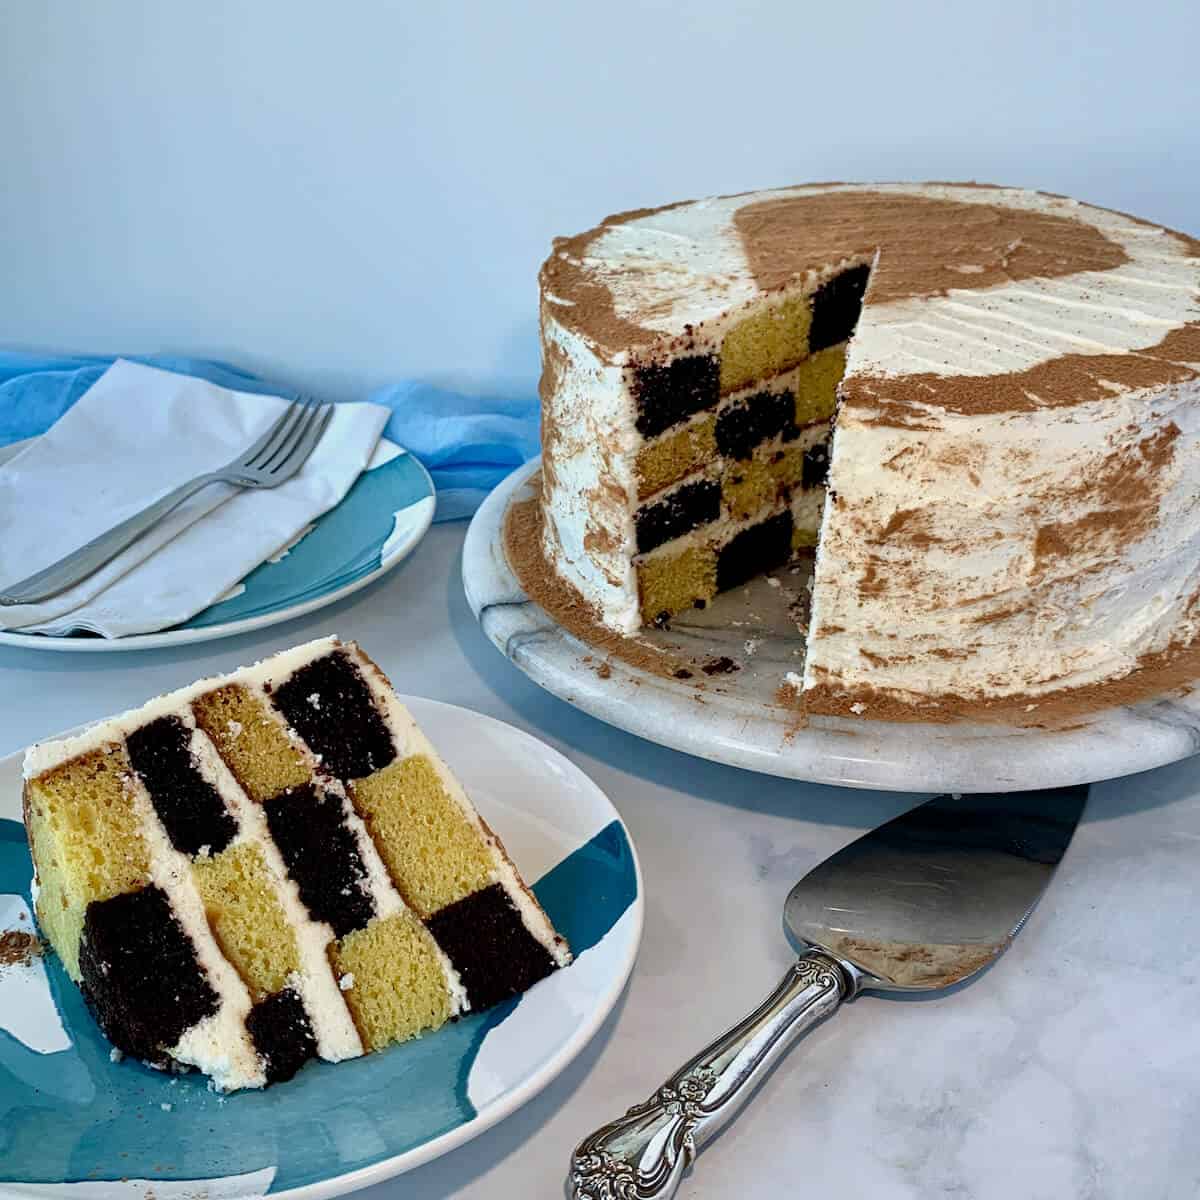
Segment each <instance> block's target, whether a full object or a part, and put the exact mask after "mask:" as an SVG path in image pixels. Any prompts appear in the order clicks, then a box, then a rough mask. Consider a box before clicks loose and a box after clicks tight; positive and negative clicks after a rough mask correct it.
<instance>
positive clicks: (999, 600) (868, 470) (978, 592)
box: [805, 382, 1200, 708]
mask: <svg viewBox="0 0 1200 1200" xmlns="http://www.w3.org/2000/svg"><path fill="white" fill-rule="evenodd" d="M1068 412H1069V416H1064V412H1063V410H1053V409H1050V410H1035V411H1033V412H1016V413H1007V414H1003V415H1000V416H997V415H994V414H993V415H990V416H987V417H978V416H956V415H953V414H946V413H939V415H938V424H939V426H940V431H939V433H938V435H937V437H936V438H935V439H931V437H930V435H929V432H928V431H927V430H912V429H897V428H894V427H891V426H884V425H867V424H865V423H863V422H862V421H860V420H859V419H858V418H857V416H856V414H855V412H854V410H853V409H850V410H845V411H844V412H843V414H842V417H841V419H840V424H839V427H838V432H837V434H836V435H835V437H834V446H833V458H832V462H831V467H830V481H831V485H832V487H833V488H834V489H835V490H836V492H837V493H838V495H839V497H840V498H841V504H842V505H843V506H844V511H845V512H846V513H848V514H854V515H856V516H857V517H858V518H860V519H863V520H866V521H867V522H868V523H869V525H870V526H871V527H874V528H878V527H884V526H886V524H887V521H888V518H889V517H890V516H891V515H892V514H893V513H895V512H897V511H899V510H901V509H911V508H912V506H913V498H914V496H915V495H920V496H922V498H923V499H922V505H923V511H924V518H925V520H926V524H927V531H928V533H929V534H930V536H931V537H932V538H933V539H937V540H935V541H933V543H932V544H930V545H929V546H928V547H927V548H926V549H925V550H924V552H923V554H922V556H921V560H920V564H919V570H917V571H910V572H909V575H910V576H911V577H906V579H905V583H904V588H903V592H902V597H903V614H902V615H901V613H900V611H899V610H898V608H897V598H896V594H895V593H894V592H892V591H891V590H890V589H887V588H885V589H884V590H883V591H882V592H880V593H879V594H871V593H867V594H864V593H862V592H861V591H860V588H859V584H860V580H861V578H862V573H863V565H862V564H863V558H862V554H861V552H860V550H859V548H858V546H857V539H856V537H855V532H854V527H853V524H852V523H851V522H849V521H844V520H840V519H838V518H837V517H836V516H835V517H834V519H829V518H830V513H829V511H827V512H826V521H825V525H824V533H823V540H822V545H821V549H820V551H819V554H818V558H817V565H816V577H815V580H816V581H815V586H814V590H813V613H812V629H813V630H814V631H815V633H816V636H814V637H812V638H811V639H810V645H809V649H808V657H807V659H806V675H805V678H806V683H807V684H808V685H809V686H812V684H813V683H815V682H816V681H817V673H818V671H819V670H825V671H828V672H832V673H834V674H836V675H837V676H838V677H839V678H841V679H842V680H844V681H846V682H848V683H850V684H853V683H855V682H862V683H869V684H871V685H872V686H875V687H885V688H888V689H889V690H893V691H897V692H902V693H908V694H910V695H911V696H912V697H914V698H916V699H919V698H920V697H921V696H922V695H924V694H931V693H932V694H937V693H947V694H950V695H958V696H962V695H966V696H970V695H972V694H973V692H975V691H978V689H979V687H980V684H981V681H982V677H981V663H983V664H986V678H987V689H988V693H989V695H995V696H1003V695H1005V694H1029V695H1033V696H1037V695H1041V694H1044V693H1046V692H1049V691H1053V690H1058V689H1061V688H1062V687H1064V686H1070V687H1079V686H1085V685H1087V684H1092V683H1098V682H1100V681H1103V680H1105V679H1109V678H1112V677H1114V676H1119V675H1122V674H1124V673H1126V672H1128V671H1129V670H1132V669H1133V668H1134V667H1136V666H1137V664H1138V659H1139V658H1140V656H1142V655H1144V654H1149V653H1153V652H1155V651H1160V650H1164V649H1166V648H1167V647H1168V646H1169V645H1170V643H1171V642H1172V640H1174V639H1176V638H1177V637H1178V636H1179V635H1180V634H1181V633H1184V634H1186V633H1187V632H1188V630H1189V629H1192V628H1194V626H1195V624H1196V617H1195V616H1194V615H1193V616H1190V617H1189V616H1188V606H1189V604H1190V603H1191V601H1192V599H1193V598H1194V597H1195V595H1196V594H1197V590H1198V589H1200V488H1198V487H1197V482H1196V480H1197V463H1200V383H1197V382H1190V383H1186V384H1182V385H1176V386H1173V387H1169V388H1166V389H1164V390H1161V391H1158V392H1156V393H1153V394H1148V393H1128V394H1125V395H1121V396H1114V397H1111V398H1108V399H1105V400H1098V401H1093V402H1089V403H1085V404H1080V405H1076V406H1074V407H1072V408H1071V409H1070V410H1068ZM1172 422H1173V423H1174V424H1175V425H1176V426H1177V427H1178V428H1179V430H1180V435H1179V436H1178V437H1177V438H1176V441H1175V448H1174V456H1173V460H1172V462H1171V465H1170V467H1169V468H1167V469H1165V470H1160V471H1158V472H1157V473H1156V474H1155V479H1156V480H1157V481H1158V483H1159V485H1160V486H1161V487H1162V489H1163V495H1162V497H1161V499H1160V501H1159V510H1158V519H1157V520H1156V521H1154V523H1153V527H1152V529H1151V530H1150V531H1149V532H1148V533H1147V534H1146V535H1145V536H1143V537H1138V538H1134V539H1129V540H1127V541H1124V542H1123V543H1122V544H1114V543H1113V541H1112V540H1111V539H1109V540H1105V539H1098V540H1097V541H1096V543H1095V546H1094V548H1092V549H1090V550H1089V549H1088V541H1089V539H1088V538H1085V537H1083V536H1080V537H1079V538H1078V539H1076V541H1075V543H1074V544H1073V545H1072V547H1071V554H1070V556H1069V557H1067V558H1064V559H1063V560H1062V565H1061V567H1059V566H1058V565H1057V564H1056V563H1055V562H1054V561H1053V560H1051V562H1050V563H1049V566H1047V565H1046V564H1045V563H1044V562H1043V563H1039V561H1038V559H1037V556H1036V554H1035V547H1036V544H1037V538H1038V530H1039V528H1040V527H1042V526H1043V525H1044V524H1045V523H1046V522H1048V521H1049V522H1052V523H1054V524H1059V525H1064V526H1067V527H1069V526H1070V525H1071V523H1072V522H1073V521H1075V520H1078V519H1080V518H1082V517H1084V516H1086V515H1087V514H1088V513H1089V512H1093V511H1094V505H1095V500H1094V498H1089V497H1088V496H1087V494H1086V492H1084V493H1083V494H1082V495H1080V496H1079V498H1078V499H1076V500H1074V501H1072V500H1070V499H1059V500H1057V501H1056V503H1055V506H1054V508H1053V510H1052V511H1051V512H1049V513H1047V512H1046V511H1045V509H1044V508H1043V506H1042V505H1040V504H1039V503H1038V502H1037V500H1036V499H1035V498H1034V497H1035V496H1036V494H1037V493H1038V492H1040V491H1047V490H1049V491H1057V492H1059V493H1060V495H1061V494H1066V493H1069V492H1070V491H1071V490H1072V489H1079V488H1080V485H1081V484H1082V483H1084V481H1087V480H1089V479H1093V478H1102V477H1104V476H1105V474H1106V468H1105V466H1104V459H1105V458H1106V457H1107V456H1109V455H1110V454H1112V453H1113V451H1114V450H1119V449H1122V448H1126V449H1128V448H1131V447H1133V446H1135V445H1136V444H1137V443H1139V442H1142V441H1144V440H1145V439H1147V438H1150V437H1152V436H1153V434H1154V432H1155V430H1160V429H1163V428H1165V427H1166V426H1167V425H1169V424H1171V423H1172ZM1051 438H1052V439H1053V444H1054V445H1055V447H1056V452H1055V453H1054V454H1042V453H1038V452H1037V448H1039V447H1044V446H1046V445H1047V444H1048V443H1049V441H1050V439H1051ZM1031 449H1032V450H1033V451H1034V453H1033V454H1027V452H1028V451H1029V450H1031ZM897 455H901V456H902V457H901V458H900V459H899V460H897V458H896V456H897ZM1135 458H1136V455H1135ZM889 461H890V462H896V461H899V462H903V463H904V470H903V471H900V470H895V469H881V467H880V466H879V464H880V463H884V462H889ZM1017 462H1024V464H1025V465H1024V466H1023V467H1021V468H1018V467H1016V466H1014V463H1017ZM1107 471H1108V472H1111V468H1108V469H1107ZM970 475H973V476H974V478H975V479H977V480H978V483H975V482H973V480H971V479H970V478H969V476H970ZM997 533H1003V535H1004V536H1003V537H997V536H996V535H997ZM873 549H874V553H875V554H876V555H877V556H878V557H879V558H880V559H881V560H882V562H883V564H884V565H883V567H882V570H883V572H884V573H886V572H887V571H888V570H889V569H896V570H903V569H904V567H905V565H906V560H907V559H908V558H909V557H910V555H911V549H910V548H909V547H906V546H905V545H903V544H901V545H900V546H899V547H898V549H897V552H896V557H895V559H894V567H893V566H891V562H892V561H893V560H890V559H889V547H888V545H887V544H886V543H883V544H880V545H877V546H875V547H874V548H873ZM1010 609H1011V610H1012V611H1009V610H1010ZM992 613H1001V614H1003V616H1002V619H995V620H985V621H981V620H980V618H981V617H986V616H988V615H989V614H992ZM831 627H832V629H834V630H840V631H839V632H829V630H830V628H831ZM898 630H902V631H903V637H904V643H903V644H905V645H908V646H912V647H930V646H934V647H944V648H945V649H946V651H947V657H937V656H935V655H929V654H922V655H921V656H920V658H919V660H918V661H916V662H905V661H900V658H899V656H898V655H897V641H896V640H895V637H894V635H895V633H896V632H897V631H898ZM889 635H893V636H889ZM964 648H970V651H971V653H970V656H969V657H965V658H964V657H961V651H962V650H963V649H964ZM956 652H957V653H956ZM868 656H870V657H869V658H868ZM868 708H869V705H868Z"/></svg>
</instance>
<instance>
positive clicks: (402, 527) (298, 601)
mask: <svg viewBox="0 0 1200 1200" xmlns="http://www.w3.org/2000/svg"><path fill="white" fill-rule="evenodd" d="M28 444H29V443H28V442H17V443H14V444H13V445H11V446H3V447H0V465H2V464H4V463H6V462H7V461H8V460H9V459H10V458H12V457H13V455H14V454H16V453H17V452H18V451H19V450H22V449H23V448H24V447H25V446H27V445H28ZM435 504H436V500H435V492H434V487H433V480H432V479H430V478H429V472H428V471H426V470H425V468H424V467H423V466H422V465H421V464H420V463H419V462H418V461H417V459H416V458H414V457H413V455H411V454H409V452H408V451H407V450H405V449H404V448H403V447H402V446H397V445H396V443H395V442H389V441H388V440H387V439H386V438H383V439H381V440H380V442H379V445H378V446H377V447H376V448H375V453H374V454H373V455H372V456H371V461H370V462H369V463H368V464H367V469H366V470H365V471H364V472H363V473H362V474H361V475H360V476H359V477H358V479H357V480H356V481H355V483H354V486H353V487H352V488H351V489H350V490H349V491H348V492H347V493H346V495H345V496H344V497H343V499H342V502H341V503H340V504H339V505H337V507H336V508H332V509H330V510H329V512H327V513H324V514H322V515H321V516H320V517H318V518H317V519H316V521H314V522H313V524H312V526H311V528H310V529H309V531H308V532H307V533H306V534H305V535H304V536H303V537H302V538H301V539H300V540H299V541H298V542H296V543H295V544H294V545H292V546H290V547H289V548H288V549H287V550H286V551H285V552H284V553H283V554H281V555H279V556H278V557H276V558H273V559H270V560H268V561H267V562H265V563H262V564H260V565H259V566H257V567H255V568H254V570H253V571H251V572H250V574H249V575H247V576H246V577H245V579H243V580H242V581H241V583H239V584H237V586H236V587H234V588H233V589H232V590H231V591H230V593H229V595H228V596H227V597H226V598H225V599H223V600H219V601H217V602H216V603H215V604H212V605H210V606H209V607H208V608H206V609H205V610H204V611H203V612H201V613H197V614H196V615H195V616H194V617H192V618H190V619H189V620H187V621H185V622H184V623H183V624H182V625H177V626H175V628H173V629H165V630H162V631H161V632H159V633H138V634H131V635H130V636H129V637H121V638H103V637H92V636H89V635H82V634H80V635H73V636H71V637H47V636H46V635H45V634H40V633H17V632H14V631H12V630H0V646H21V647H22V648H24V649H27V650H63V651H84V652H93V651H106V650H154V649H156V648H158V647H160V646H182V645H186V644H187V643H188V642H207V641H211V640H212V639H213V638H223V637H231V636H233V635H234V634H236V633H249V632H250V631H251V630H253V629H264V628H266V626H268V625H275V624H278V623H279V622H280V621H290V620H291V619H292V618H293V617H299V616H303V614H304V613H308V612H312V611H313V610H314V609H317V608H324V607H325V605H327V604H332V603H333V602H334V601H335V600H341V599H343V598H344V597H346V596H349V595H351V594H352V593H354V592H357V591H358V590H359V588H364V587H366V586H367V584H368V583H370V582H371V581H372V580H374V579H378V578H379V576H380V575H383V574H386V573H387V572H388V571H390V570H391V569H392V568H393V567H394V566H396V565H397V564H399V563H400V562H402V561H403V560H404V559H405V558H407V557H408V556H409V554H411V553H412V551H413V550H414V549H415V548H416V546H417V543H418V542H420V540H421V539H422V538H423V537H424V536H425V533H426V531H427V530H428V529H429V526H430V524H431V523H432V521H433V513H434V507H435Z"/></svg>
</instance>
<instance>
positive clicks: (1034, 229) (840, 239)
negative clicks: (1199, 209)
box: [734, 191, 1129, 304]
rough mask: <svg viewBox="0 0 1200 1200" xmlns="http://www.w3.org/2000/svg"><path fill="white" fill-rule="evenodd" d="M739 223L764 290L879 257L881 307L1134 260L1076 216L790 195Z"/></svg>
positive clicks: (751, 210) (925, 199)
mask: <svg viewBox="0 0 1200 1200" xmlns="http://www.w3.org/2000/svg"><path fill="white" fill-rule="evenodd" d="M734 225H735V227H736V228H737V231H738V233H739V234H740V235H741V239H742V245H743V247H744V248H745V250H746V256H747V258H748V259H749V261H750V269H751V271H752V273H753V275H754V281H755V282H756V283H757V284H758V286H759V287H760V288H762V290H763V291H773V290H775V289H778V288H781V287H785V286H786V285H787V284H789V283H791V282H793V281H794V280H795V279H797V278H798V277H801V276H803V274H804V273H805V272H806V271H809V270H812V269H813V268H819V267H820V266H821V265H822V264H824V263H836V262H842V261H846V260H855V259H857V260H860V261H862V260H867V261H869V260H870V259H871V258H873V257H874V255H875V252H876V251H879V252H880V257H879V263H878V265H877V267H876V268H875V271H874V274H873V275H872V278H871V301H872V303H876V304H878V303H886V302H888V301H890V300H904V299H908V298H909V297H912V296H933V295H941V294H945V293H947V292H949V291H950V290H952V289H953V290H956V291H963V290H965V289H970V290H977V289H983V288H990V287H995V286H996V285H998V284H1002V283H1011V282H1013V281H1016V280H1021V279H1034V278H1041V279H1053V278H1055V277H1058V276H1062V275H1074V274H1076V273H1077V272H1079V271H1108V270H1112V269H1113V268H1114V267H1119V266H1121V265H1122V264H1123V263H1125V262H1128V261H1129V258H1128V255H1127V254H1126V253H1125V251H1124V249H1123V248H1122V247H1121V246H1119V245H1118V244H1117V243H1116V242H1114V241H1112V240H1110V239H1109V238H1106V237H1105V236H1104V234H1102V233H1101V232H1100V231H1099V230H1098V229H1096V228H1095V227H1094V226H1092V225H1088V224H1086V223H1085V222H1083V221H1079V220H1076V219H1074V218H1072V217H1063V216H1056V215H1054V214H1051V213H1041V212H1032V211H1030V210H1027V209H1017V208H1008V207H1005V206H1002V205H998V204H967V203H964V202H963V201H960V200H943V199H938V198H935V197H932V196H908V195H898V194H896V193H888V192H871V191H862V192H823V193H817V194H815V195H808V196H786V197H781V198H776V199H771V200H762V201H759V202H758V203H755V204H747V205H746V206H745V207H744V208H742V209H740V210H739V211H738V212H737V213H736V215H735V216H734ZM964 267H965V268H968V269H967V270H966V271H964V270H963V268H964Z"/></svg>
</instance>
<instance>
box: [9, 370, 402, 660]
mask: <svg viewBox="0 0 1200 1200" xmlns="http://www.w3.org/2000/svg"><path fill="white" fill-rule="evenodd" d="M2 371H3V363H0V379H3V374H2ZM78 371H79V368H78V367H75V368H74V369H70V368H69V367H68V369H66V370H65V371H64V372H63V373H64V374H66V375H75V374H76V373H77V372H78ZM12 382H13V380H12V379H11V378H10V379H9V380H7V381H5V385H11V383H12ZM65 382H66V383H67V386H66V387H65V388H63V389H60V393H59V394H58V395H57V396H56V397H54V400H56V401H62V400H63V399H69V400H71V401H73V402H72V403H70V404H69V406H68V407H66V411H65V412H64V413H63V415H62V416H61V417H60V418H59V419H58V420H57V422H56V423H55V424H53V425H52V426H51V428H50V429H49V431H48V432H46V433H45V434H44V435H43V436H42V437H41V438H39V439H38V440H37V441H36V442H34V443H33V444H32V445H30V446H28V447H26V448H25V449H24V450H22V451H21V452H20V453H19V454H17V455H16V456H15V457H14V458H13V459H11V460H10V461H9V462H8V463H6V464H5V465H4V466H2V467H0V589H2V588H3V585H5V584H12V583H16V582H17V581H18V580H21V579H23V578H25V577H26V576H27V575H31V574H32V573H33V572H35V571H38V570H40V569H41V568H42V567H46V566H48V565H49V564H50V563H52V562H54V561H55V560H57V559H58V558H61V557H62V556H63V555H64V554H66V553H68V552H69V551H71V550H73V549H75V548H77V547H78V546H81V545H82V544H84V543H85V542H87V541H89V540H90V539H92V538H93V537H96V536H98V535H99V534H101V533H103V532H104V531H105V530H107V529H110V528H112V526H113V525H115V524H117V523H118V522H119V521H121V520H124V519H125V518H126V517H128V516H131V515H132V514H133V513H135V512H137V511H138V510H139V509H142V508H144V507H145V506H146V505H147V504H149V503H151V502H152V501H153V500H155V499H156V498H158V497H159V496H161V495H163V494H164V493H166V492H168V491H170V490H171V489H172V488H174V487H176V486H177V485H179V484H180V483H183V482H184V481H186V480H188V479H191V478H193V477H195V476H196V475H200V474H203V473H204V472H207V471H211V470H215V469H216V468H218V467H221V466H224V464H225V463H227V462H228V461H229V460H230V459H231V458H233V457H234V456H235V455H236V454H238V453H239V452H241V451H242V450H244V449H246V447H248V446H250V445H251V444H252V443H253V442H254V441H255V440H256V439H257V438H259V437H260V436H261V435H262V434H263V433H264V432H265V431H266V430H267V429H268V428H269V427H270V425H271V424H272V422H274V421H275V420H276V419H277V418H278V417H279V415H280V414H281V413H282V412H283V411H284V409H285V408H286V406H287V401H285V400H283V399H280V398H278V397H274V396H268V395H261V394H259V395H256V394H253V393H252V392H251V391H246V390H230V389H228V388H224V387H219V386H217V385H215V384H212V383H209V382H207V381H206V380H202V379H197V378H195V377H191V376H187V375H179V374H174V373H172V372H169V371H164V370H159V369H157V368H154V367H149V366H145V365H142V364H139V363H134V362H129V361H126V360H123V359H119V360H117V361H116V362H115V363H114V364H113V365H112V366H111V367H109V368H108V369H107V370H105V371H104V372H103V374H102V375H101V376H100V378H99V379H98V380H97V381H96V382H95V383H94V384H93V385H92V386H91V387H89V388H87V389H86V390H85V391H84V392H83V394H82V395H79V396H71V395H70V391H71V390H74V389H76V388H78V386H79V380H78V379H73V380H69V381H65ZM46 394H48V393H42V395H43V396H45V395H46ZM11 406H12V402H11V400H7V401H6V402H5V403H4V404H3V405H0V411H4V412H9V410H10V408H11ZM18 407H20V408H23V409H24V412H25V414H26V415H27V414H28V412H29V409H30V408H31V407H32V406H30V405H24V406H23V405H18ZM42 415H46V412H45V411H43V413H42ZM388 415H389V414H388V412H387V410H386V409H384V408H382V407H381V406H379V405H376V404H340V405H338V406H337V407H336V408H335V410H334V414H333V417H332V419H331V420H330V423H329V427H328V428H327V430H326V432H325V435H324V436H323V437H322V439H321V441H320V442H319V443H318V444H317V447H316V449H315V450H314V451H313V454H312V456H311V457H310V458H309V459H308V461H307V462H306V463H305V465H304V467H303V468H302V469H301V470H300V472H299V473H298V474H297V475H295V476H294V477H293V478H292V479H290V480H288V482H287V483H284V484H281V485H280V486H279V487H277V488H272V489H269V490H267V489H264V490H261V491H246V490H242V489H239V488H234V487H230V486H227V485H224V484H216V485H210V486H209V487H207V488H205V489H204V490H202V491H201V492H199V493H197V494H196V495H195V496H193V497H192V498H191V499H189V500H187V501H185V502H184V504H182V505H181V506H180V507H179V508H177V509H176V510H175V511H174V512H173V513H171V514H170V515H169V516H168V517H166V518H164V520H163V521H162V522H160V523H159V525H157V526H156V527H155V528H154V529H153V530H151V531H150V532H149V533H148V534H146V535H145V536H144V537H142V538H141V539H139V540H138V541H137V542H135V543H134V544H133V545H132V546H130V547H129V548H128V549H127V550H125V551H124V552H123V553H122V554H120V555H119V556H118V557H117V558H116V559H114V560H113V561H112V562H110V563H109V564H108V565H107V566H105V567H102V568H101V569H100V570H99V571H98V572H96V573H95V574H93V575H92V576H90V577H89V578H88V579H85V580H84V581H83V582H82V583H80V584H77V585H76V586H75V587H73V588H71V589H69V590H68V591H67V592H64V593H62V594H61V595H59V596H55V597H52V598H51V599H49V600H46V601H43V602H41V603H40V604H24V605H18V606H16V607H10V608H0V625H2V626H3V627H4V628H8V629H20V630H22V631H23V632H27V633H34V632H36V633H48V634H56V635H61V634H65V633H69V632H73V631H76V630H83V631H88V632H92V633H98V634H100V635H101V636H103V637H121V636H125V635H128V634H133V633H147V632H151V631H153V630H158V629H165V628H169V627H170V626H172V625H176V624H178V623H179V622H180V621H185V620H187V619H188V618H189V617H191V616H193V615H194V614H195V613H197V612H199V611H200V610H202V609H204V608H207V607H208V606H209V605H210V604H211V603H213V601H215V600H217V599H218V598H219V597H220V596H222V595H223V594H224V593H225V592H227V591H228V590H229V589H230V588H231V587H233V585H234V584H236V583H237V582H238V581H239V580H240V579H241V578H242V577H243V576H244V575H245V574H246V573H247V572H248V571H250V570H252V569H253V568H254V567H256V566H257V565H258V564H259V563H261V562H263V561H264V560H265V559H266V558H268V557H269V556H270V555H271V554H272V553H273V552H275V551H276V550H278V549H279V548H280V547H281V546H284V545H286V544H288V543H289V542H290V541H292V540H293V539H294V538H295V536H296V535H297V534H298V533H299V532H300V531H301V530H303V529H304V528H305V526H307V525H308V524H310V523H311V522H312V521H313V520H314V519H315V518H316V517H318V516H320V515H321V513H323V512H326V511H327V510H328V509H330V508H332V507H333V506H334V505H335V504H337V503H338V501H339V500H341V498H342V497H343V496H344V495H345V494H346V492H347V491H348V490H349V488H350V486H351V485H352V484H353V483H354V481H355V479H357V478H358V476H359V474H360V473H361V472H362V470H363V468H364V467H365V466H366V464H367V461H368V459H369V458H370V457H371V453H372V451H373V450H374V448H375V445H376V443H377V442H378V440H379V436H380V434H381V433H382V431H383V427H384V424H385V423H386V422H387V419H388Z"/></svg>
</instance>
